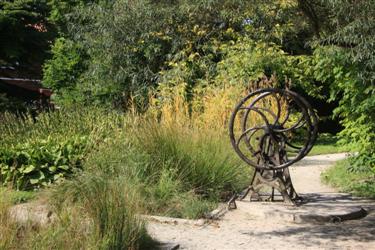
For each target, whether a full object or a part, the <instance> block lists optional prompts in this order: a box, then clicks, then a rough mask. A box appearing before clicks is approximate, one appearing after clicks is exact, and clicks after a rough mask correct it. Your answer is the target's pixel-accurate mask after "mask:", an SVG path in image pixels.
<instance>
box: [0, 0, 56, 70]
mask: <svg viewBox="0 0 375 250" xmlns="http://www.w3.org/2000/svg"><path fill="white" fill-rule="evenodd" d="M0 10H1V12H0V32H1V36H0V63H1V64H10V65H15V64H16V65H20V66H25V69H26V70H27V71H28V73H30V74H31V75H35V76H37V77H38V76H39V75H40V71H41V65H42V63H43V61H44V59H45V58H46V56H47V52H48V49H49V46H50V44H51V41H52V40H53V38H54V35H55V31H54V28H53V25H51V23H50V22H49V21H48V16H49V10H50V9H49V7H48V5H47V1H45V0H41V1H35V0H15V1H4V0H3V1H0Z"/></svg>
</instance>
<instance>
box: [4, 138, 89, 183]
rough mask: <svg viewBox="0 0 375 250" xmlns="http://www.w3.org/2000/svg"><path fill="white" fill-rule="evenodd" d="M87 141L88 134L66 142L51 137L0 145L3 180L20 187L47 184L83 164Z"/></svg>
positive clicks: (65, 175)
mask: <svg viewBox="0 0 375 250" xmlns="http://www.w3.org/2000/svg"><path fill="white" fill-rule="evenodd" d="M87 144H88V138H87V137H84V136H82V137H73V138H70V139H67V140H65V141H56V140H55V139H53V138H51V137H48V138H47V140H38V141H35V142H34V143H27V142H26V143H19V144H17V145H15V146H12V147H9V148H0V182H1V183H3V184H4V185H7V184H11V185H13V186H14V187H16V188H17V189H18V190H19V189H21V190H26V189H32V188H34V189H35V188H40V187H41V186H47V185H48V184H50V183H52V182H55V181H58V180H59V179H61V178H63V177H67V176H69V175H71V174H72V173H73V172H74V171H76V170H77V169H80V168H81V167H82V161H83V160H84V156H85V153H86V150H87Z"/></svg>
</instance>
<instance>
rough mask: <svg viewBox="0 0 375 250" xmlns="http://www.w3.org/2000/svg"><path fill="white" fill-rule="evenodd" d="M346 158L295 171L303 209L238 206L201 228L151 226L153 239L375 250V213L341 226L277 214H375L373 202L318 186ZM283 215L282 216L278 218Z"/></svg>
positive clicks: (324, 159)
mask: <svg viewBox="0 0 375 250" xmlns="http://www.w3.org/2000/svg"><path fill="white" fill-rule="evenodd" d="M344 157H345V154H331V155H319V156H310V157H306V158H305V159H304V160H303V161H301V162H300V163H298V166H295V167H292V168H291V175H292V179H293V182H294V185H295V188H296V190H297V192H299V193H300V194H301V195H302V196H304V197H307V198H308V199H309V200H311V202H309V203H307V204H306V205H303V206H302V207H301V208H290V207H287V206H285V205H283V204H270V203H267V204H262V203H254V202H252V203H250V202H248V201H243V202H237V204H238V209H236V210H231V211H229V212H227V213H226V214H225V216H224V217H223V218H222V219H221V220H219V221H214V222H211V223H208V224H205V225H203V226H194V225H187V224H182V223H177V224H176V225H173V224H163V223H157V222H150V223H149V224H148V229H149V232H150V233H151V235H152V236H153V237H154V238H156V239H158V240H160V241H163V242H169V243H177V244H179V245H180V248H179V249H205V250H210V249H223V250H224V249H353V250H354V249H355V250H357V249H358V250H360V249H366V250H375V213H370V214H369V215H368V216H366V217H365V218H363V219H361V220H352V221H345V222H341V223H326V224H310V223H294V222H292V221H290V220H288V219H285V218H283V217H280V216H274V215H273V214H284V213H285V211H287V212H296V211H293V209H296V210H298V211H299V210H301V211H302V210H303V212H306V211H307V212H312V213H314V212H317V211H320V210H321V211H340V210H345V209H348V208H350V207H358V206H362V207H365V208H366V209H368V210H370V211H371V210H373V209H375V202H374V201H369V200H362V199H356V198H353V197H351V196H350V195H348V194H342V193H337V191H336V190H334V189H333V188H331V187H328V186H325V185H323V184H322V183H321V182H320V174H321V172H322V171H323V170H325V169H327V168H328V167H329V166H331V165H332V164H333V163H334V162H335V161H337V160H340V159H343V158H344ZM278 212H279V213H278Z"/></svg>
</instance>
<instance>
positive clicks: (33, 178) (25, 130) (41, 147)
mask: <svg viewBox="0 0 375 250" xmlns="http://www.w3.org/2000/svg"><path fill="white" fill-rule="evenodd" d="M0 119H2V121H3V123H1V124H0V132H1V135H2V140H1V141H0V183H2V184H3V185H5V184H11V185H14V186H15V187H16V188H17V189H36V188H39V187H41V186H45V185H48V184H50V183H52V182H54V181H56V180H59V179H61V178H63V177H67V176H70V175H71V174H72V173H74V172H76V171H77V170H79V169H80V168H82V163H83V161H84V160H85V158H86V156H87V154H88V153H90V152H92V151H94V150H95V149H96V148H97V147H98V146H99V145H100V144H101V143H103V142H105V141H108V140H110V139H111V138H113V137H114V136H116V133H117V131H118V130H119V129H120V128H122V127H123V126H124V123H125V118H124V116H122V115H121V114H117V113H114V112H107V111H105V110H103V109H100V108H95V107H90V108H82V107H80V108H64V109H61V110H58V111H56V112H53V113H42V114H40V115H39V116H38V117H37V118H36V119H35V120H34V119H32V118H31V117H29V116H26V117H25V118H23V119H21V118H17V117H16V116H14V115H10V114H3V116H2V117H0Z"/></svg>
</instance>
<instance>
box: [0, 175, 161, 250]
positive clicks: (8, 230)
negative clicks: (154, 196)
mask: <svg viewBox="0 0 375 250" xmlns="http://www.w3.org/2000/svg"><path fill="white" fill-rule="evenodd" d="M79 179H80V181H76V182H74V184H73V183H69V182H67V183H66V184H65V185H73V187H74V188H75V192H76V193H75V195H76V196H75V197H74V199H68V200H65V201H64V202H61V200H60V202H59V201H58V200H57V201H56V200H55V199H52V198H51V200H50V201H51V203H52V204H54V205H55V206H56V210H55V212H56V214H57V215H58V218H57V219H56V220H55V221H54V223H52V224H49V225H45V226H39V225H35V224H32V223H31V222H26V223H23V224H19V223H17V222H15V221H12V218H10V217H9V207H10V203H9V201H7V198H6V197H7V196H6V195H4V193H2V194H1V196H0V201H1V202H0V222H1V224H0V249H150V248H152V247H153V246H155V243H154V242H153V241H152V239H151V238H150V237H149V236H148V235H147V232H146V229H145V224H144V222H143V221H142V220H141V219H140V218H139V217H138V216H137V215H136V212H137V209H136V205H135V204H136V203H137V199H136V198H135V197H134V196H133V195H132V194H134V191H132V190H130V189H129V188H127V187H126V185H125V183H126V182H123V181H120V180H119V181H114V182H107V181H105V180H104V179H101V178H100V177H97V176H90V178H88V176H85V178H83V176H82V177H81V178H79ZM76 184H81V185H76ZM58 190H59V191H61V189H58ZM52 194H53V195H57V196H59V195H61V193H56V192H52ZM65 198H68V197H67V196H65ZM70 198H73V196H71V197H70Z"/></svg>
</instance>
